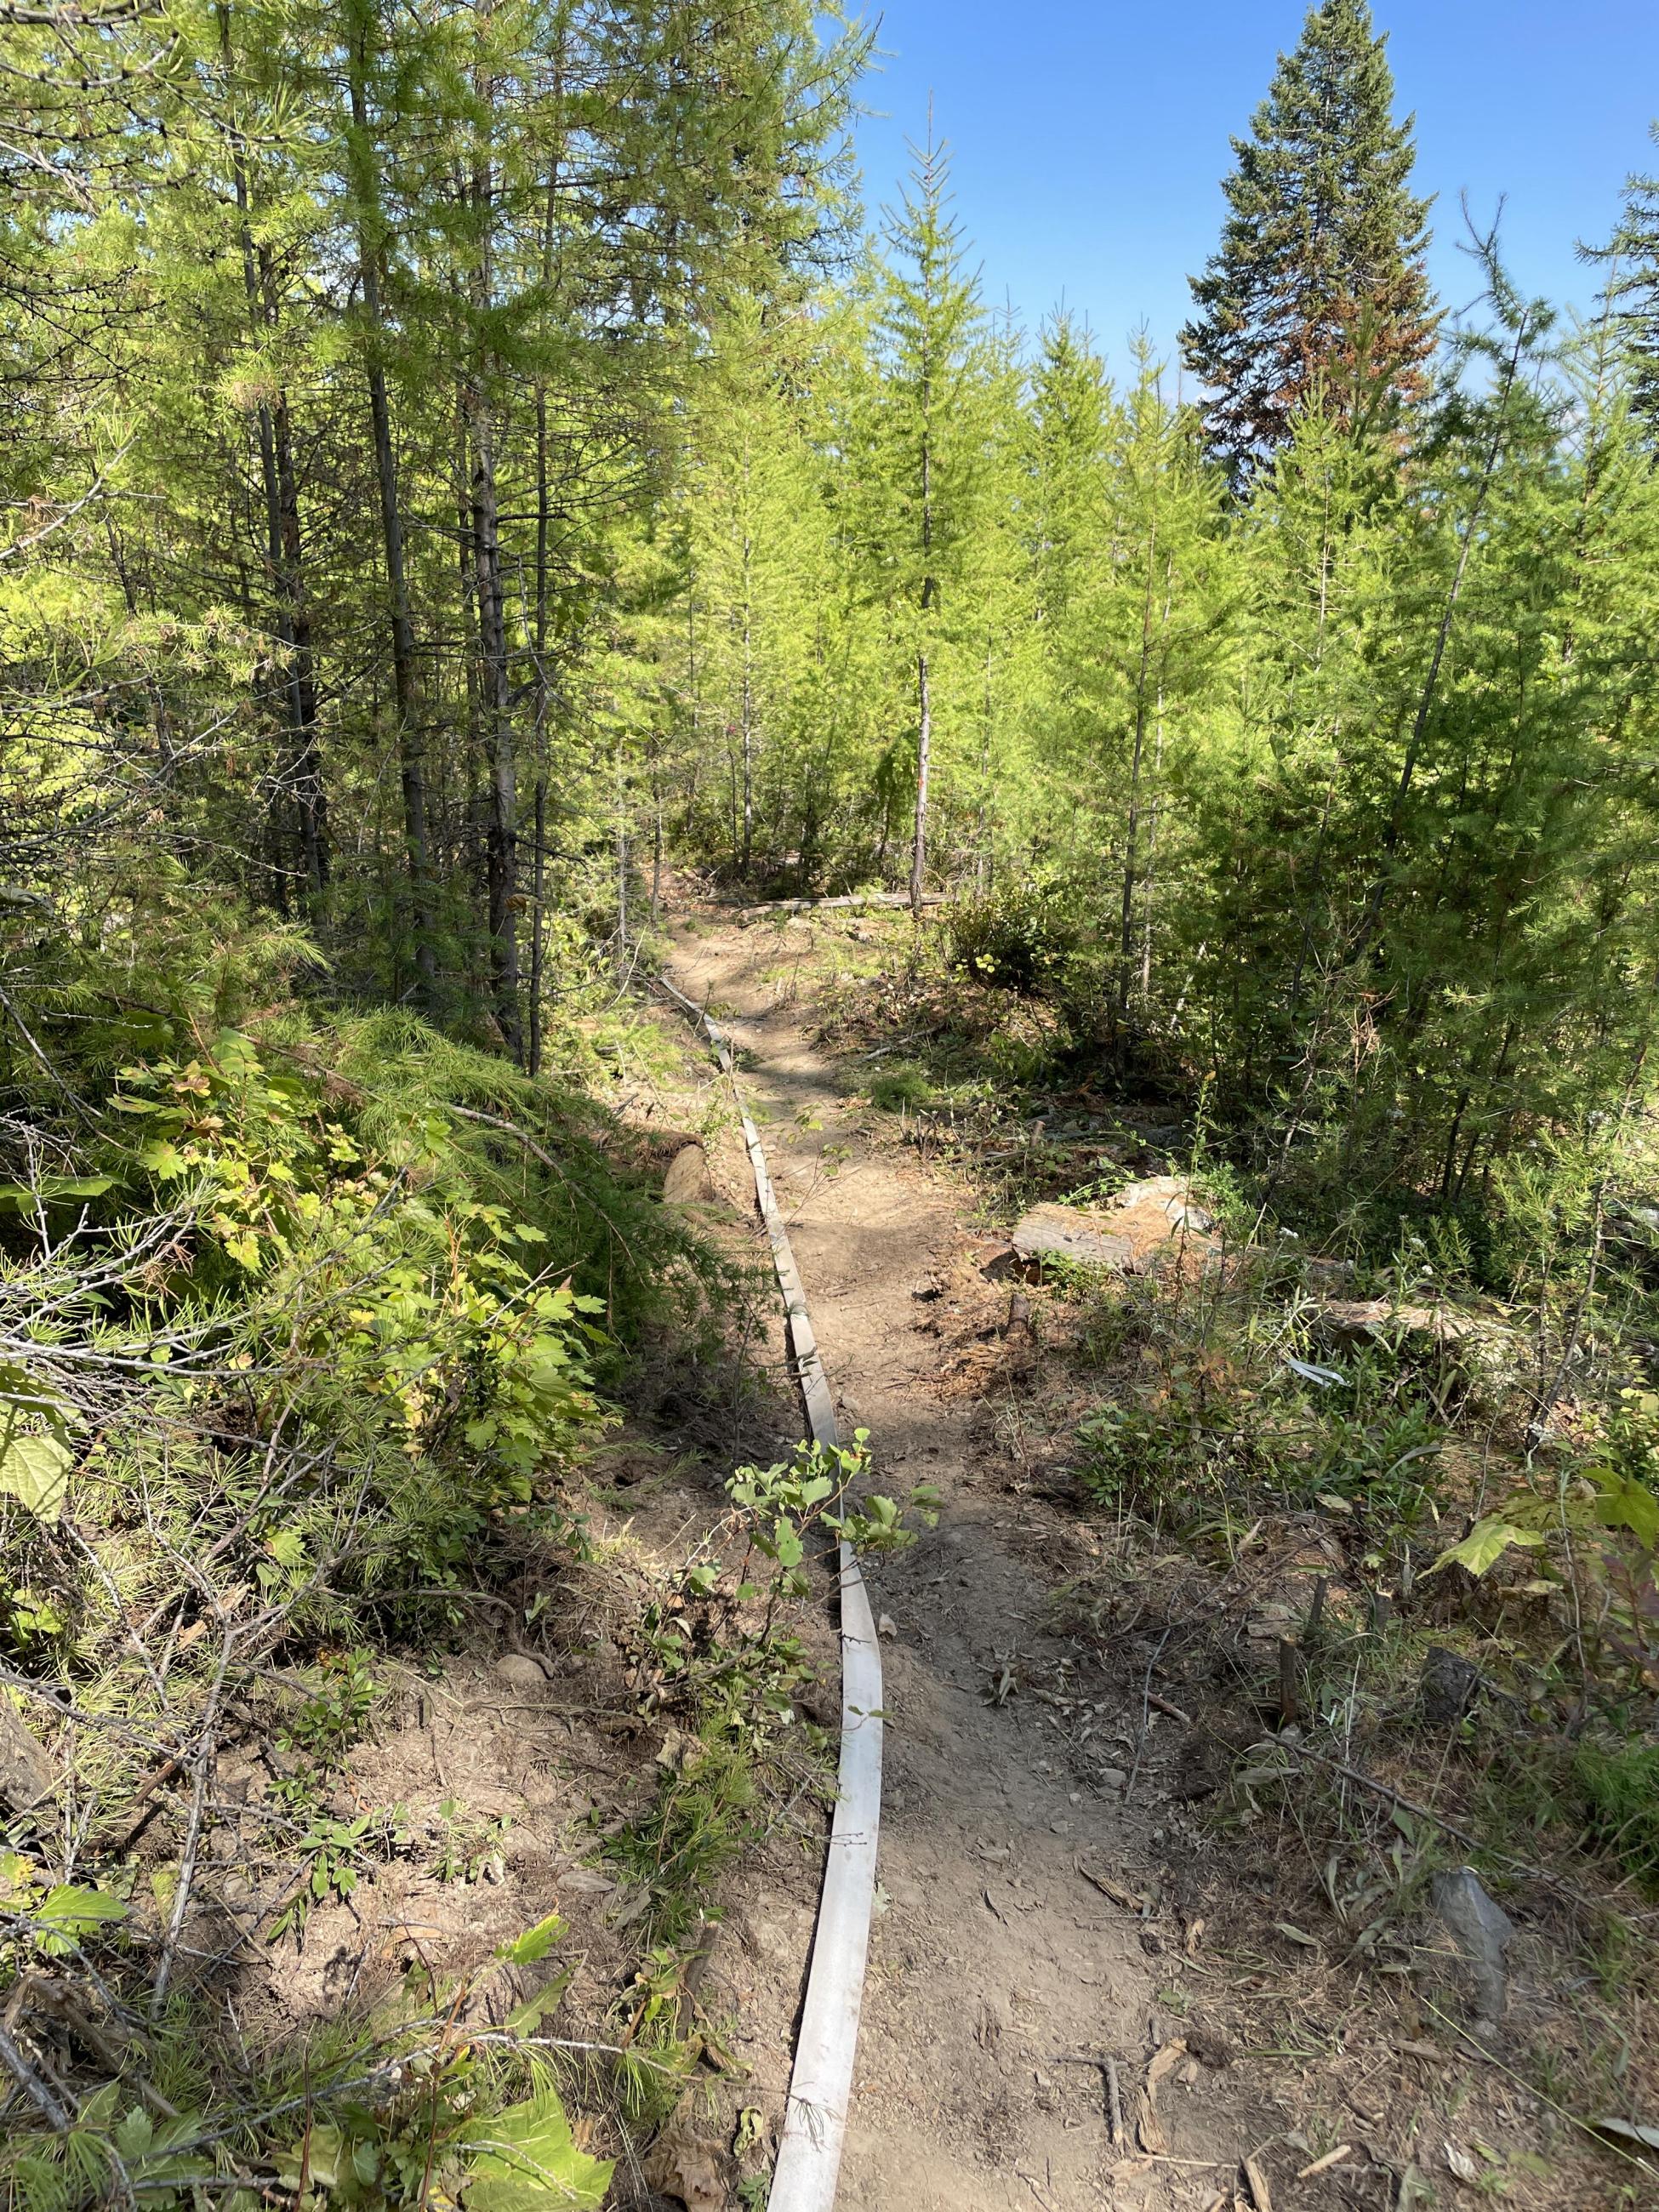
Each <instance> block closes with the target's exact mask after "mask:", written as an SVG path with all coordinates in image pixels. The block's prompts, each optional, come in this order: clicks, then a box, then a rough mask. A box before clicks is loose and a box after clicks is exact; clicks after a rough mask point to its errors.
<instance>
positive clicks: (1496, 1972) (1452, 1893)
mask: <svg viewBox="0 0 1659 2212" xmlns="http://www.w3.org/2000/svg"><path fill="white" fill-rule="evenodd" d="M1429 1895H1430V1897H1431V1899H1432V1901H1433V1905H1434V1909H1435V1911H1437V1913H1438V1914H1439V1915H1440V1917H1441V1918H1442V1920H1443V1921H1444V1922H1445V1923H1446V1925H1447V1927H1448V1928H1449V1929H1450V1930H1451V1932H1452V1934H1453V1935H1454V1936H1455V1937H1456V1938H1457V1941H1458V1942H1459V1944H1460V1946H1461V1947H1462V1950H1463V1953H1464V1955H1465V1956H1466V1958H1467V1959H1468V1962H1469V1966H1470V1968H1471V1977H1470V1978H1471V1979H1472V1981H1473V1982H1474V2012H1475V2023H1476V2025H1477V2027H1478V2026H1480V2025H1481V2024H1482V2023H1490V2024H1492V2026H1493V2027H1495V2026H1496V2025H1497V2023H1498V2021H1500V2020H1502V2018H1503V2017H1504V1999H1505V1998H1506V1996H1508V1994H1509V1975H1508V1972H1507V1971H1506V1969H1505V1966H1504V1954H1505V1953H1506V1952H1507V1951H1508V1949H1509V1947H1510V1937H1511V1936H1513V1935H1514V1934H1515V1923H1514V1922H1513V1921H1512V1920H1511V1919H1510V1916H1509V1914H1508V1913H1507V1912H1505V1911H1504V1908H1503V1906H1502V1905H1499V1904H1498V1903H1497V1902H1496V1900H1495V1899H1492V1898H1490V1897H1488V1896H1487V1894H1486V1891H1485V1890H1484V1889H1483V1888H1482V1887H1480V1880H1479V1878H1478V1877H1477V1875H1476V1874H1475V1871H1474V1868H1473V1867H1459V1868H1458V1869H1457V1870H1456V1872H1455V1874H1437V1875H1436V1876H1435V1877H1434V1880H1433V1881H1432V1882H1431V1884H1430V1885H1429Z"/></svg>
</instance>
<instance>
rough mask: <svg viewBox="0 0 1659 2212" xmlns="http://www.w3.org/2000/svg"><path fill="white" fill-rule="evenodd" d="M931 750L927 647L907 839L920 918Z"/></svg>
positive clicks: (919, 677) (919, 686) (919, 675)
mask: <svg viewBox="0 0 1659 2212" xmlns="http://www.w3.org/2000/svg"><path fill="white" fill-rule="evenodd" d="M932 757H933V696H932V693H931V690H930V689H929V686H928V681H927V647H926V646H922V647H919V648H918V649H917V653H916V823H915V834H914V835H913V836H912V838H911V841H910V911H911V913H912V914H913V915H915V918H916V920H917V921H921V894H922V890H923V889H924V878H925V877H926V875H927V780H928V775H929V773H930V770H931V768H932Z"/></svg>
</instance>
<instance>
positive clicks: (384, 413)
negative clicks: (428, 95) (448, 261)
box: [350, 9, 438, 1013]
mask: <svg viewBox="0 0 1659 2212" xmlns="http://www.w3.org/2000/svg"><path fill="white" fill-rule="evenodd" d="M354 28H355V35H354V36H353V38H352V40H351V41H350V56H351V61H350V71H351V84H350V99H351V127H352V134H353V136H354V137H355V138H356V141H357V146H356V163H355V166H356V167H357V169H358V176H357V179H356V187H357V258H358V261H359V264H360V265H361V270H362V286H363V310H364V314H365V316H366V319H367V321H368V363H367V367H368V412H369V423H370V428H371V430H372V432H373V435H374V477H375V485H376V489H377V490H378V492H379V495H380V544H381V548H382V550H383V552H384V554H385V557H386V598H387V600H388V603H389V613H390V616H391V627H392V698H393V702H394V705H395V709H396V713H397V718H398V781H399V784H400V786H401V787H402V796H403V815H404V865H405V866H406V868H407V870H408V873H409V893H410V908H411V921H412V923H413V935H414V939H415V945H414V951H415V974H416V995H417V998H418V1000H419V1002H420V1004H421V1006H422V1008H423V1009H424V1010H425V1011H426V1012H428V1013H429V1012H432V1010H433V1008H434V1006H435V1004H436V1002H437V997H438V955H437V944H436V932H435V927H434V920H433V896H432V860H431V853H430V848H429V847H428V839H427V819H426V744H425V738H424V736H423V734H422V729H421V720H420V706H419V699H418V696H417V692H416V673H415V623H414V617H413V616H412V614H411V612H410V597H409V575H408V569H407V566H406V564H405V562H404V523H403V510H402V508H401V507H400V506H399V504H398V465H397V457H396V454H395V453H394V451H393V448H392V408H391V403H390V401H389V399H388V397H387V393H386V364H385V361H384V359H383V357H382V345H383V336H384V330H385V323H384V318H383V316H382V313H381V307H380V236H379V233H380V191H379V180H378V178H377V177H376V175H375V173H374V158H375V156H374V135H373V133H372V131H371V130H370V127H369V120H368V15H367V9H364V10H363V12H362V14H361V15H359V16H358V20H357V21H356V25H355V27H354Z"/></svg>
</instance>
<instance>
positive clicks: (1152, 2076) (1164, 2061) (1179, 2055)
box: [1146, 2038, 1187, 2103]
mask: <svg viewBox="0 0 1659 2212" xmlns="http://www.w3.org/2000/svg"><path fill="white" fill-rule="evenodd" d="M1186 2056H1187V2045H1186V2040H1185V2039H1184V2038H1182V2039H1180V2040H1179V2041H1177V2042H1175V2043H1166V2044H1165V2045H1164V2048H1163V2049H1162V2051H1158V2054H1157V2055H1156V2057H1154V2058H1153V2059H1152V2063H1151V2064H1150V2065H1149V2066H1148V2067H1147V2069H1146V2094H1147V2096H1148V2097H1149V2098H1151V2099H1152V2100H1153V2102H1154V2103H1155V2102H1156V2101H1157V2099H1158V2084H1159V2082H1161V2081H1163V2079H1164V2076H1165V2075H1167V2074H1170V2073H1172V2072H1173V2071H1174V2069H1175V2068H1176V2066H1177V2065H1178V2064H1179V2063H1180V2062H1181V2061H1182V2059H1183V2058H1184V2057H1186Z"/></svg>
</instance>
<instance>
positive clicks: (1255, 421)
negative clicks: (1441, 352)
mask: <svg viewBox="0 0 1659 2212" xmlns="http://www.w3.org/2000/svg"><path fill="white" fill-rule="evenodd" d="M1386 46H1387V40H1386V37H1379V36H1378V35H1376V33H1374V32H1373V29H1372V27H1371V15H1370V8H1369V6H1368V5H1367V4H1366V0H1319V4H1318V5H1317V6H1316V7H1314V8H1313V9H1310V12H1309V15H1308V19H1307V22H1306V24H1305V26H1304V29H1303V33H1302V39H1301V41H1300V43H1299V45H1298V46H1297V48H1296V51H1295V52H1294V53H1291V54H1288V55H1281V56H1280V57H1279V68H1278V70H1277V72H1276V73H1275V75H1274V77H1273V83H1272V85H1271V86H1270V87H1269V88H1268V93H1267V99H1266V100H1264V101H1263V102H1262V104H1261V106H1260V107H1259V108H1258V109H1257V110H1256V112H1255V117H1254V118H1253V120H1252V124H1251V131H1250V136H1249V137H1248V138H1236V139H1235V140H1234V141H1233V150H1234V152H1235V154H1236V155H1237V167H1235V169H1234V170H1233V173H1232V174H1231V176H1230V177H1229V178H1228V179H1226V182H1225V185H1224V187H1223V189H1224V190H1225V193H1226V196H1227V204H1228V210H1229V212H1228V216H1227V221H1226V223H1225V227H1224V228H1223V231H1222V236H1221V244H1220V246H1219V248H1218V251H1217V252H1216V253H1215V254H1214V255H1213V256H1212V259H1211V261H1210V264H1209V265H1208V267H1207V268H1206V270H1205V272H1204V274H1203V275H1202V276H1196V277H1194V278H1193V279H1192V290H1193V297H1194V301H1196V303H1197V307H1198V313H1197V314H1196V315H1195V316H1194V319H1192V321H1190V322H1189V323H1188V324H1187V325H1186V326H1185V328H1184V329H1183V330H1182V333H1181V343H1182V352H1183V355H1184V357H1185V359H1186V362H1187V364H1188V368H1191V369H1192V370H1193V371H1194V374H1196V375H1197V376H1198V377H1199V378H1200V380H1201V381H1202V383H1203V386H1204V388H1205V392H1206V420H1207V423H1208V428H1209V432H1210V436H1211V440H1212V446H1213V449H1214V451H1215V452H1216V453H1217V454H1218V456H1219V457H1220V458H1221V459H1224V460H1225V462H1226V464H1227V465H1228V467H1229V469H1230V471H1231V473H1232V475H1233V477H1234V478H1235V480H1236V481H1237V480H1238V479H1240V478H1242V477H1243V476H1244V475H1245V474H1246V473H1248V471H1249V469H1250V468H1251V467H1252V466H1253V465H1255V463H1257V462H1258V461H1259V460H1260V459H1261V458H1262V457H1263V456H1264V455H1265V454H1267V453H1272V452H1273V451H1274V450H1275V449H1276V448H1278V447H1280V446H1282V445H1283V444H1284V443H1285V440H1286V439H1287V438H1288V436H1289V435H1290V431H1291V422H1292V420H1293V418H1294V416H1296V414H1297V410H1298V409H1300V408H1301V407H1303V406H1304V405H1305V404H1307V403H1308V402H1309V401H1310V400H1311V399H1313V398H1316V396H1317V397H1320V398H1322V400H1323V402H1324V403H1325V404H1331V405H1334V406H1335V407H1337V408H1338V409H1339V410H1341V411H1342V412H1344V413H1347V414H1353V413H1364V414H1367V415H1370V416H1376V415H1377V414H1378V413H1383V414H1388V413H1390V412H1392V411H1393V410H1395V409H1397V408H1399V407H1400V406H1401V405H1406V404H1410V403H1411V402H1413V401H1414V400H1417V399H1419V398H1421V396H1422V394H1423V392H1424V391H1425V386H1426V377H1425V362H1426V361H1427V359H1428V356H1429V354H1430V351H1431V348H1432V346H1433V343H1434V334H1435V325H1436V316H1435V313H1434V310H1433V306H1432V301H1431V295H1430V291H1429V282H1428V276H1427V273H1426V270H1425V252H1426V250H1427V246H1428V232H1427V229H1426V228H1425V222H1426V217H1427V215H1428V210H1429V203H1428V202H1427V201H1426V200H1423V199H1419V198H1417V197H1415V196H1414V195H1413V191H1412V190H1411V176H1412V167H1413V160H1414V149H1413V143H1412V124H1413V118H1410V117H1407V119H1406V120H1405V122H1403V123H1396V122H1395V119H1394V112H1393V109H1394V77H1393V74H1392V72H1391V71H1390V70H1389V64H1388V58H1387V54H1386V52H1385V48H1386Z"/></svg>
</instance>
